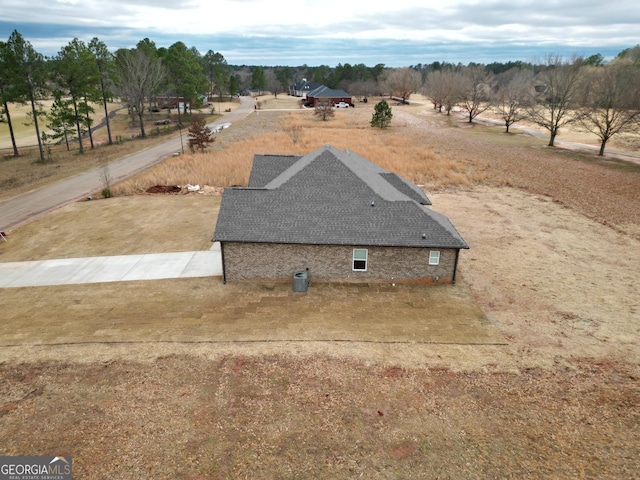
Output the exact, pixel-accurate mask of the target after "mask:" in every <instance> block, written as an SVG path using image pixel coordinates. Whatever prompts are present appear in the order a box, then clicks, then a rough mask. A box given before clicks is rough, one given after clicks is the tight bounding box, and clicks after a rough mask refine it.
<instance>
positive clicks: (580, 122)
mask: <svg viewBox="0 0 640 480" xmlns="http://www.w3.org/2000/svg"><path fill="white" fill-rule="evenodd" d="M505 67H506V68H505ZM425 70H426V73H425ZM386 84H387V87H388V89H389V91H390V94H391V95H393V96H397V97H399V98H400V99H401V101H406V100H407V99H408V98H409V96H410V95H411V93H414V92H422V93H424V94H425V95H426V96H427V98H429V100H430V101H431V102H432V103H433V108H434V109H436V110H437V111H438V112H444V113H446V114H447V115H449V114H450V112H451V111H452V109H454V108H457V109H459V110H460V111H462V112H464V113H465V115H466V116H467V118H468V121H469V122H473V120H474V119H475V118H476V117H477V116H478V115H480V114H481V113H483V112H485V111H487V110H491V111H493V112H495V113H497V114H498V116H499V117H500V118H501V119H502V121H503V123H504V125H505V128H506V132H509V127H510V126H511V125H513V124H514V123H517V122H520V121H524V120H526V121H529V122H532V123H534V124H536V125H538V126H540V127H543V128H544V129H546V130H547V131H548V132H549V146H553V145H554V142H555V138H556V136H557V135H558V134H559V132H560V130H561V129H562V128H564V127H567V126H569V125H573V126H577V127H578V128H579V129H581V130H583V131H587V132H590V133H593V134H594V135H596V136H597V137H598V139H599V141H600V151H599V155H600V156H602V155H604V151H605V147H606V144H607V142H608V141H609V140H610V139H611V137H613V136H614V135H616V134H619V133H625V132H627V133H637V132H638V131H639V129H640V46H636V47H633V48H628V49H625V50H623V51H622V52H620V53H619V54H618V55H617V56H616V57H615V58H614V59H613V60H611V61H610V62H605V61H604V59H603V58H602V56H601V55H599V54H596V55H592V56H590V57H588V58H583V57H578V56H573V57H570V58H563V57H562V56H560V55H554V54H549V55H546V56H545V57H544V58H542V59H541V60H540V61H538V62H536V63H535V64H530V63H521V62H515V63H513V64H506V65H499V64H490V65H480V64H469V65H467V66H462V65H452V64H437V65H432V66H430V67H428V68H425V67H423V66H415V67H409V68H405V69H398V70H396V71H394V72H391V73H390V74H389V76H388V77H387V78H386Z"/></svg>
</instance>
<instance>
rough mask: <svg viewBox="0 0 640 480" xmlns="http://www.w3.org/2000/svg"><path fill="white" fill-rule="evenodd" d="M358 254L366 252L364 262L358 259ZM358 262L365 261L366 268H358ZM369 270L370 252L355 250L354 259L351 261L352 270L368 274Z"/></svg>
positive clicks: (363, 249)
mask: <svg viewBox="0 0 640 480" xmlns="http://www.w3.org/2000/svg"><path fill="white" fill-rule="evenodd" d="M356 252H364V260H362V259H361V258H356ZM356 261H359V262H362V261H364V268H356ZM367 268H369V250H368V249H366V248H354V249H353V257H352V259H351V270H352V271H354V272H366V271H367Z"/></svg>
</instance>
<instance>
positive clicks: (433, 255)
mask: <svg viewBox="0 0 640 480" xmlns="http://www.w3.org/2000/svg"><path fill="white" fill-rule="evenodd" d="M429 265H440V250H431V251H429Z"/></svg>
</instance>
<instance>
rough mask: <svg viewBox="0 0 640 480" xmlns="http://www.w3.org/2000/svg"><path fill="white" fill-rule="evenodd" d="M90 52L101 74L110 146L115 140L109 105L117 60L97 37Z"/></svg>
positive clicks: (90, 46) (101, 91) (90, 44)
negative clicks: (113, 138)
mask: <svg viewBox="0 0 640 480" xmlns="http://www.w3.org/2000/svg"><path fill="white" fill-rule="evenodd" d="M89 50H90V51H91V53H92V54H93V58H94V60H95V62H96V66H97V67H98V72H99V74H100V93H101V100H102V106H103V107H104V120H105V122H106V125H107V136H108V138H109V145H111V144H112V143H113V140H112V138H111V124H110V122H109V110H108V107H107V104H108V103H109V101H111V99H112V98H113V92H112V91H111V88H112V86H113V83H114V76H115V59H114V56H113V54H112V53H111V52H109V50H108V49H107V45H106V44H105V43H104V42H102V41H100V40H99V39H98V38H97V37H94V38H93V39H92V40H91V42H89Z"/></svg>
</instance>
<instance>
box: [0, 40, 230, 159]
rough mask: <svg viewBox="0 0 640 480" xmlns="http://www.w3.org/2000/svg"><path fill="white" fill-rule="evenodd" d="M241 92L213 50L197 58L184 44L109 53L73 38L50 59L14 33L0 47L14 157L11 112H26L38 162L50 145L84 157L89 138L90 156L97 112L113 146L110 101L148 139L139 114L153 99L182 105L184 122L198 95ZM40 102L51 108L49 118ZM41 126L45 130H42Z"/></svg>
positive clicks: (1, 86)
mask: <svg viewBox="0 0 640 480" xmlns="http://www.w3.org/2000/svg"><path fill="white" fill-rule="evenodd" d="M239 88H240V87H239V84H238V79H237V78H236V76H234V75H232V73H231V69H230V67H229V66H228V65H227V62H226V60H225V59H224V56H223V55H222V54H220V53H217V52H214V51H212V50H210V51H208V52H207V53H206V54H205V55H201V54H200V53H199V52H198V51H197V50H196V49H195V48H187V46H186V45H185V44H184V43H182V42H176V43H174V44H173V45H171V46H170V47H168V48H157V47H156V45H155V43H154V42H152V41H151V40H149V39H147V38H145V39H143V40H141V41H140V42H138V44H137V45H136V47H135V48H132V49H119V50H117V51H116V52H114V53H112V52H110V51H109V49H108V47H107V45H106V44H105V43H104V42H102V41H101V40H99V39H98V38H93V39H92V40H91V41H90V42H88V43H85V42H83V41H81V40H78V39H77V38H76V39H74V40H72V41H71V42H69V44H68V45H65V46H64V47H62V48H61V49H60V51H59V52H58V53H57V54H56V55H54V56H52V57H49V58H48V57H45V56H43V55H42V54H41V53H39V52H37V51H36V49H35V48H34V47H33V46H32V45H31V43H30V42H29V41H27V40H26V39H25V38H24V37H23V36H22V35H21V34H20V33H19V32H18V31H14V32H13V33H12V34H11V35H10V37H9V39H8V40H7V41H6V42H4V41H0V119H2V121H6V122H7V124H8V126H9V133H10V136H11V143H12V147H13V154H14V155H15V156H18V155H19V151H18V147H17V144H16V139H15V135H14V125H13V122H12V119H11V109H10V104H15V103H18V104H26V105H29V106H30V113H29V117H30V121H31V123H32V124H33V126H34V128H35V133H36V137H37V140H38V150H39V156H40V161H41V162H44V161H45V154H44V148H43V144H46V142H47V141H55V142H65V143H66V144H67V148H69V142H70V141H77V142H78V147H79V151H80V153H83V152H84V149H85V145H84V143H85V142H86V140H87V137H88V141H89V144H90V148H94V142H93V137H92V130H91V126H92V123H93V117H92V114H94V113H95V108H96V107H98V108H101V109H104V122H105V124H106V127H107V137H108V142H109V144H111V143H113V138H112V134H111V128H110V123H109V114H108V108H107V105H108V103H109V102H111V101H113V99H114V98H119V99H120V100H121V101H122V102H123V103H124V104H125V105H126V106H127V108H128V110H129V113H130V114H131V116H132V119H134V120H135V119H137V120H138V122H137V123H139V128H140V135H141V136H142V137H145V136H146V132H145V129H144V122H143V114H144V112H145V111H146V110H148V109H151V108H153V104H154V102H155V101H156V99H157V98H158V96H164V97H165V98H168V99H176V100H177V102H176V103H178V104H179V103H182V104H183V106H184V110H183V109H180V108H178V115H181V113H186V108H187V105H191V104H194V105H195V104H197V102H198V101H200V100H201V97H202V96H203V94H204V95H205V96H213V95H220V96H222V95H224V94H227V93H229V94H235V93H236V92H237V91H238V90H239ZM43 99H49V100H53V102H52V105H51V108H50V109H49V110H48V111H45V110H44V108H43V106H42V103H41V101H42V100H43ZM179 99H182V100H183V101H182V102H178V100H179ZM168 106H169V108H171V107H172V106H173V104H172V103H171V102H169V105H168ZM174 108H175V107H174ZM43 121H44V122H46V125H47V128H42V123H43ZM179 121H180V119H179ZM45 132H47V133H45Z"/></svg>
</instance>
